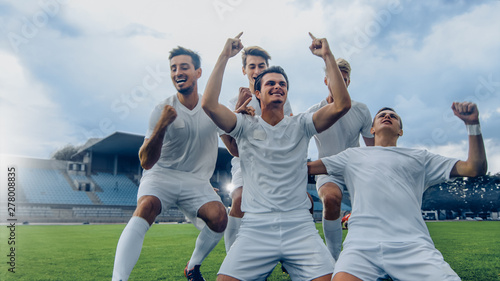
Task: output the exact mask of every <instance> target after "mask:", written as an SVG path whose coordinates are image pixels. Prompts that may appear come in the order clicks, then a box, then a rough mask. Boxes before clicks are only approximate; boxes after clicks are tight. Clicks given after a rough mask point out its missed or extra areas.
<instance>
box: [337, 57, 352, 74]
mask: <svg viewBox="0 0 500 281" xmlns="http://www.w3.org/2000/svg"><path fill="white" fill-rule="evenodd" d="M336 62H337V65H338V67H339V69H340V71H344V72H346V73H347V76H349V77H351V65H350V64H349V63H348V62H347V61H346V60H345V59H343V58H338V59H337V60H336Z"/></svg>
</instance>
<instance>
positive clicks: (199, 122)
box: [113, 47, 227, 280]
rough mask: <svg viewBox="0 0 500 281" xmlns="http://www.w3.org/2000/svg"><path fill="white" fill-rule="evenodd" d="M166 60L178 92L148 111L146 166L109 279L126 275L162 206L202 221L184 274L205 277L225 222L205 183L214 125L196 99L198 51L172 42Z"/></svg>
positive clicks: (214, 156)
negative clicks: (203, 268)
mask: <svg viewBox="0 0 500 281" xmlns="http://www.w3.org/2000/svg"><path fill="white" fill-rule="evenodd" d="M169 60H170V76H171V79H172V82H173V84H174V86H175V88H176V89H177V93H176V94H175V95H173V96H170V97H169V98H167V99H166V100H164V101H162V102H161V103H160V104H158V105H157V106H156V107H155V108H154V109H153V112H152V114H151V118H150V120H149V128H148V131H147V133H146V138H145V140H144V144H143V145H142V146H141V148H140V150H139V158H140V161H141V166H142V167H143V168H144V169H145V171H144V173H143V176H142V178H141V183H140V185H139V191H138V194H137V198H138V200H137V208H136V210H135V212H134V214H133V217H132V218H131V219H130V221H129V222H128V224H127V226H126V227H125V229H124V230H123V233H122V235H121V237H120V240H119V241H118V246H117V249H116V256H115V264H114V269H113V280H127V279H128V277H129V275H130V273H131V271H132V269H133V267H134V265H135V264H136V262H137V260H138V259H139V255H140V252H141V248H142V243H143V241H144V236H145V234H146V232H147V231H148V229H149V228H150V226H151V224H152V223H153V222H154V221H155V218H156V217H157V216H158V215H159V214H160V213H161V210H162V209H168V208H170V206H173V205H177V206H178V207H179V209H180V210H181V211H182V212H183V213H184V214H185V215H186V216H187V217H188V218H189V219H190V220H191V221H192V222H196V219H197V217H199V218H201V219H202V220H203V221H204V222H205V224H204V225H196V226H197V227H198V228H200V229H201V232H200V234H199V235H198V238H197V240H196V246H195V249H194V251H193V254H192V256H191V259H190V260H189V262H188V265H187V266H186V269H185V274H186V276H187V278H188V280H204V279H203V277H202V275H201V273H200V265H201V263H202V261H203V260H204V259H205V257H207V255H208V254H209V253H210V251H212V249H213V248H214V247H215V246H216V245H217V243H218V242H219V240H220V239H221V238H222V236H223V232H224V229H225V228H226V224H227V214H226V209H225V207H224V205H223V204H222V202H221V200H220V197H219V196H218V195H217V193H215V191H214V189H213V188H212V186H211V185H210V177H211V176H212V174H213V171H214V169H215V163H216V159H217V146H218V141H217V127H216V126H215V124H214V123H213V122H212V120H211V119H210V118H208V116H207V115H206V114H205V112H204V111H203V110H202V108H201V104H200V97H201V96H200V95H199V94H198V84H197V81H198V79H199V78H200V76H201V68H200V57H199V55H198V54H197V53H195V52H193V51H192V50H189V49H186V48H183V47H177V48H175V49H173V50H172V51H171V52H170V56H169ZM202 224H203V223H202Z"/></svg>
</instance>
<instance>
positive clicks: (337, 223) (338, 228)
mask: <svg viewBox="0 0 500 281" xmlns="http://www.w3.org/2000/svg"><path fill="white" fill-rule="evenodd" d="M323 233H324V235H325V241H326V247H327V248H328V250H329V251H330V253H331V254H332V257H333V258H334V259H335V261H337V260H338V259H339V255H340V250H341V249H342V223H341V219H340V218H338V219H336V220H327V219H325V218H323Z"/></svg>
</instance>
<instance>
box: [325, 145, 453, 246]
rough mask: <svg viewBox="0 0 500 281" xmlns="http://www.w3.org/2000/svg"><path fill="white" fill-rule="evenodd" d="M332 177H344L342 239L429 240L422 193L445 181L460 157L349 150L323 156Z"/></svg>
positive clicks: (391, 149)
mask: <svg viewBox="0 0 500 281" xmlns="http://www.w3.org/2000/svg"><path fill="white" fill-rule="evenodd" d="M321 161H323V163H324V164H325V166H326V168H327V171H328V173H329V174H330V175H334V176H336V177H339V179H340V180H343V181H345V184H346V186H347V189H348V190H349V193H350V195H351V204H352V214H351V217H350V218H349V233H348V235H347V238H346V241H345V242H344V243H347V242H348V241H349V242H351V241H353V242H354V243H366V242H369V243H370V242H372V243H373V242H408V241H413V242H417V241H420V242H421V241H426V242H429V243H432V240H431V238H430V235H429V232H428V230H427V227H426V225H425V222H424V220H423V218H422V214H421V206H422V196H423V193H424V191H425V190H426V189H427V188H428V187H429V186H431V185H434V184H438V183H441V182H444V181H446V180H448V179H449V177H450V172H451V170H452V168H453V166H454V165H455V163H456V162H457V161H458V160H457V159H452V158H447V157H443V156H440V155H436V154H432V153H430V152H428V151H426V150H421V149H411V148H400V147H381V146H375V147H358V148H349V149H347V150H345V151H343V152H341V153H339V154H337V155H334V156H330V157H325V158H322V159H321Z"/></svg>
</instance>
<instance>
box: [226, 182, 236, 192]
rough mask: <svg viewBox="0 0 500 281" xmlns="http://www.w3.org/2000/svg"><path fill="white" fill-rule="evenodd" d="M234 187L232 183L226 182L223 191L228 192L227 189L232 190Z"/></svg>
mask: <svg viewBox="0 0 500 281" xmlns="http://www.w3.org/2000/svg"><path fill="white" fill-rule="evenodd" d="M233 189H234V186H233V184H232V183H228V184H226V185H225V186H224V191H225V192H227V193H229V191H231V190H233Z"/></svg>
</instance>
